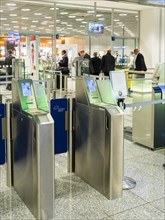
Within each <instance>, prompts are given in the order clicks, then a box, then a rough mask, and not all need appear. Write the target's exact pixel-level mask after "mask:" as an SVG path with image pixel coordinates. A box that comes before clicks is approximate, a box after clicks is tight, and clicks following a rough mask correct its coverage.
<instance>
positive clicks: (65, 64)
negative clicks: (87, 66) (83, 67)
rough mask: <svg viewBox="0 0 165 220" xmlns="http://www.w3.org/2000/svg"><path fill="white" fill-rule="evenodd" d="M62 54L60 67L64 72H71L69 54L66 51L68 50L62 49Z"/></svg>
mask: <svg viewBox="0 0 165 220" xmlns="http://www.w3.org/2000/svg"><path fill="white" fill-rule="evenodd" d="M61 55H62V59H61V60H60V61H59V63H58V64H59V67H60V69H61V71H62V74H69V70H68V56H67V53H66V50H62V52H61Z"/></svg>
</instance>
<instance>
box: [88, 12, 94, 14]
mask: <svg viewBox="0 0 165 220" xmlns="http://www.w3.org/2000/svg"><path fill="white" fill-rule="evenodd" d="M87 13H89V14H93V13H95V11H87Z"/></svg>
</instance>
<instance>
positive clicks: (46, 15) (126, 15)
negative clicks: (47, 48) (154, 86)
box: [0, 0, 147, 37]
mask: <svg viewBox="0 0 165 220" xmlns="http://www.w3.org/2000/svg"><path fill="white" fill-rule="evenodd" d="M130 1H131V0H130ZM54 2H56V1H52V2H50V1H46V0H41V1H34V0H33V1H32V0H31V1H30V0H22V1H20V0H19V1H18V0H13V1H12V2H11V1H9V0H0V32H1V33H8V32H19V33H22V34H36V35H55V34H59V35H60V36H75V35H88V32H87V25H88V23H89V22H94V21H96V22H100V23H103V24H104V25H105V31H104V34H105V35H110V34H111V31H112V19H113V21H114V33H115V35H116V36H123V35H124V36H127V37H136V36H137V34H138V16H139V14H138V10H141V9H144V8H145V7H147V6H145V7H142V6H140V7H139V6H137V5H135V4H129V5H128V4H124V3H120V4H119V3H116V2H112V1H109V2H107V1H96V5H94V1H90V0H88V1H87V2H86V1H83V2H82V1H81V2H80V1H73V0H72V1H67V2H66V1H58V2H56V4H55V3H54ZM125 2H126V1H125ZM143 2H144V1H143ZM54 6H55V8H54ZM95 7H96V11H95V10H94V9H95ZM112 8H115V9H114V17H113V18H112ZM116 8H118V9H116ZM55 11H56V13H55Z"/></svg>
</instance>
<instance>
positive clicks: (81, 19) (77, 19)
mask: <svg viewBox="0 0 165 220" xmlns="http://www.w3.org/2000/svg"><path fill="white" fill-rule="evenodd" d="M83 20H84V19H83V18H76V21H83Z"/></svg>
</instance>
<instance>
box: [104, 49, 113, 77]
mask: <svg viewBox="0 0 165 220" xmlns="http://www.w3.org/2000/svg"><path fill="white" fill-rule="evenodd" d="M101 70H102V71H103V73H104V75H105V76H109V71H112V70H115V57H114V56H112V55H111V50H107V54H106V55H104V56H103V57H102V61H101Z"/></svg>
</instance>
